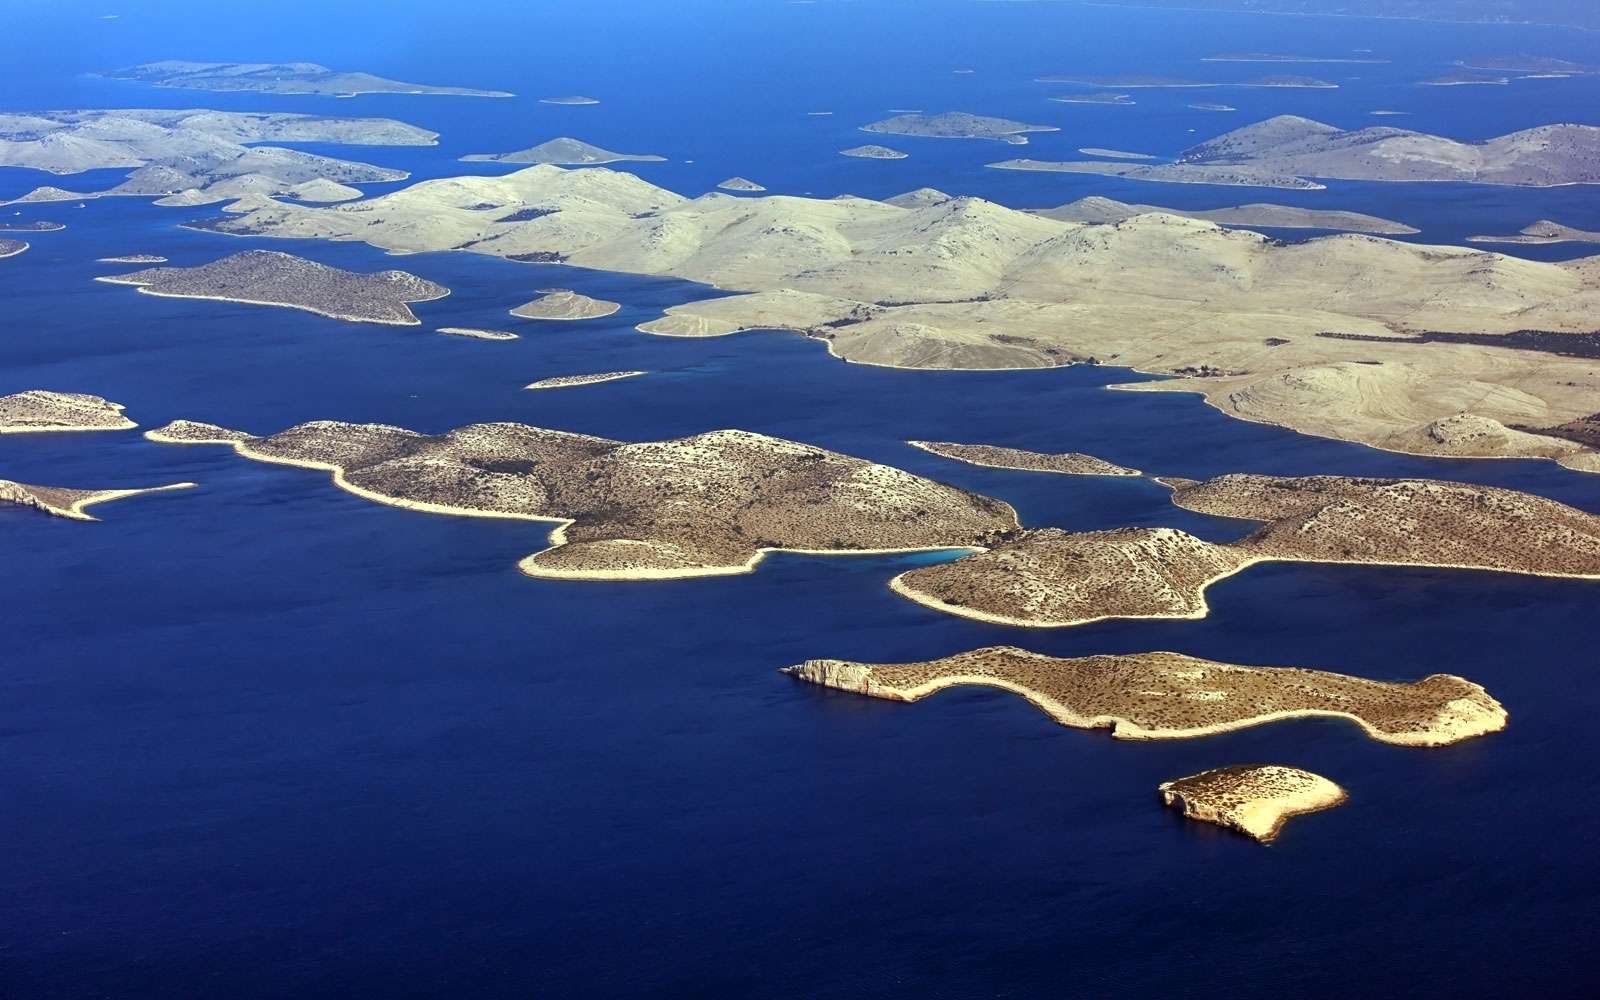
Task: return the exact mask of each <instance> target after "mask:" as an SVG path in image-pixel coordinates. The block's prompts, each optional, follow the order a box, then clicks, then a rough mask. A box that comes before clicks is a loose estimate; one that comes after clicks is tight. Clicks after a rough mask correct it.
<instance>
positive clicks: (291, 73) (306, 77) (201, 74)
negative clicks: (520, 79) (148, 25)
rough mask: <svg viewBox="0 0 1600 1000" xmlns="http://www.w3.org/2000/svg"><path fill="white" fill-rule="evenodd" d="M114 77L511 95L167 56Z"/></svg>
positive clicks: (339, 93)
mask: <svg viewBox="0 0 1600 1000" xmlns="http://www.w3.org/2000/svg"><path fill="white" fill-rule="evenodd" d="M106 76H107V77H109V78H110V79H113V80H133V81H136V82H139V83H148V84H151V85H152V86H156V87H176V88H181V89H183V90H210V91H215V92H219V93H236V92H239V91H246V92H253V93H260V94H316V95H322V96H325V97H355V96H357V95H358V94H429V95H440V96H451V97H512V96H514V95H513V94H511V93H509V92H507V91H504V90H476V89H473V88H471V87H433V86H429V85H427V84H422V83H402V82H401V81H399V80H388V79H385V78H384V77H381V76H374V75H372V74H371V73H351V72H343V71H340V70H332V69H329V68H328V67H326V66H318V65H317V64H316V63H308V62H298V63H210V62H189V61H187V60H183V59H166V60H162V61H160V62H151V63H141V64H140V65H138V66H129V67H127V68H125V69H119V70H114V71H112V72H110V73H107V74H106Z"/></svg>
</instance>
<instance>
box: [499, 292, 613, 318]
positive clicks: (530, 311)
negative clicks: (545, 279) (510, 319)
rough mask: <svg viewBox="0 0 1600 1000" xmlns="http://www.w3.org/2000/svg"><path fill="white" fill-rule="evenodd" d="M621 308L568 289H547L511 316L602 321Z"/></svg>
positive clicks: (513, 311)
mask: <svg viewBox="0 0 1600 1000" xmlns="http://www.w3.org/2000/svg"><path fill="white" fill-rule="evenodd" d="M621 308H622V306H621V305H620V304H619V303H616V302H607V301H606V300H605V299H593V298H590V297H589V296H587V295H583V294H580V293H578V292H574V291H572V290H570V289H567V288H546V289H544V290H543V292H542V293H541V294H540V296H539V298H536V299H534V300H533V301H532V302H524V303H523V304H522V305H520V306H517V307H516V308H515V309H513V310H511V315H513V316H516V317H518V318H519V319H551V320H558V321H568V322H570V321H574V320H581V319H602V318H604V317H606V316H610V315H611V314H612V313H614V312H616V311H617V310H619V309H621Z"/></svg>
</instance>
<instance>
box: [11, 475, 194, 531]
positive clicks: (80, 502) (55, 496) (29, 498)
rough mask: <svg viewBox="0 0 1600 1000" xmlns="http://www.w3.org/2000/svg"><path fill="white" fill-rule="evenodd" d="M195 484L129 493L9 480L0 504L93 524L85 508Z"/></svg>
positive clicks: (149, 488)
mask: <svg viewBox="0 0 1600 1000" xmlns="http://www.w3.org/2000/svg"><path fill="white" fill-rule="evenodd" d="M194 485H195V484H194V483H172V484H170V485H167V486H150V487H146V488H144V489H131V490H127V489H124V490H74V489H67V488H65V487H61V486H32V485H29V484H28V483H18V482H14V481H12V480H10V479H0V504H13V505H15V506H19V507H31V508H33V509H34V510H37V511H40V512H42V513H45V514H49V515H51V516H53V517H64V518H66V519H68V520H71V521H93V520H97V519H96V518H95V517H93V516H92V515H90V514H89V513H87V512H86V510H85V508H87V507H92V506H94V505H95V504H100V503H108V502H110V501H112V500H122V499H125V498H127V497H136V496H141V495H143V494H145V493H163V492H166V491H167V490H187V489H192V488H193V487H194Z"/></svg>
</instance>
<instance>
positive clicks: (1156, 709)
mask: <svg viewBox="0 0 1600 1000" xmlns="http://www.w3.org/2000/svg"><path fill="white" fill-rule="evenodd" d="M783 672H784V673H786V674H788V675H790V676H791V677H794V678H796V679H798V680H802V681H806V682H808V683H811V684H819V685H822V686H823V687H830V688H836V689H838V690H841V691H851V692H854V693H856V694H863V695H867V696H869V697H873V698H884V699H888V700H890V701H908V702H914V701H920V700H921V699H923V698H926V697H928V696H929V695H931V694H935V693H937V692H939V691H943V690H945V689H946V688H951V687H957V686H962V685H977V686H980V687H995V688H1000V689H1002V690H1006V691H1010V692H1012V693H1014V694H1018V695H1021V696H1022V697H1023V698H1026V699H1027V700H1028V701H1029V702H1030V703H1032V704H1033V705H1034V706H1036V707H1037V708H1039V709H1040V710H1041V711H1043V712H1044V713H1045V714H1046V715H1048V716H1050V717H1051V718H1052V719H1054V720H1055V721H1057V722H1059V723H1060V724H1062V725H1063V726H1069V727H1072V728H1075V729H1109V730H1110V731H1111V735H1112V736H1114V737H1116V738H1118V739H1127V740H1158V739H1189V738H1193V737H1199V736H1210V735H1214V734H1217V733H1225V732H1231V731H1233V730H1237V729H1244V728H1248V727H1250V726H1257V725H1261V724H1263V723H1267V722H1275V721H1279V720H1282V719H1292V718H1300V717H1306V716H1326V717H1333V718H1341V719H1348V720H1350V721H1352V722H1354V723H1356V725H1358V726H1360V727H1361V729H1362V730H1363V731H1364V732H1365V733H1366V734H1367V735H1368V736H1370V737H1372V738H1373V739H1375V740H1378V741H1379V742H1383V743H1392V744H1396V745H1400V746H1413V747H1431V746H1444V745H1447V744H1450V743H1457V742H1460V741H1462V740H1466V739H1471V738H1473V737H1476V736H1482V735H1485V734H1487V733H1493V732H1498V731H1500V730H1501V729H1504V728H1505V725H1506V711H1505V708H1504V707H1503V706H1501V704H1500V703H1499V702H1498V701H1496V700H1495V699H1494V698H1492V697H1490V696H1489V694H1488V693H1487V692H1486V691H1484V689H1483V688H1482V687H1480V686H1479V685H1477V684H1474V683H1472V682H1471V681H1468V680H1465V679H1463V678H1460V677H1456V676H1454V675H1452V674H1432V675H1430V676H1428V677H1424V678H1423V679H1421V680H1417V681H1410V682H1390V681H1373V680H1367V679H1365V678H1361V677H1350V676H1347V675H1345V674H1337V673H1330V672H1327V671H1322V670H1307V669H1303V668H1299V667H1248V666H1239V665H1237V664H1230V663H1217V662H1214V661H1211V660H1203V659H1199V658H1197V657H1193V656H1186V655H1184V654H1182V653H1170V652H1152V653H1131V654H1122V655H1106V656H1086V657H1080V658H1075V659H1059V658H1056V657H1052V656H1045V655H1043V654H1040V653H1032V652H1029V651H1027V650H1024V649H1017V648H1015V647H1011V646H991V647H987V648H984V649H976V650H972V651H971V652H967V653H957V654H956V655H954V656H946V657H944V658H942V659H937V660H926V661H922V662H917V663H892V664H881V663H857V662H852V661H849V660H807V661H806V662H805V663H802V664H799V665H798V666H793V667H786V668H784V670H783Z"/></svg>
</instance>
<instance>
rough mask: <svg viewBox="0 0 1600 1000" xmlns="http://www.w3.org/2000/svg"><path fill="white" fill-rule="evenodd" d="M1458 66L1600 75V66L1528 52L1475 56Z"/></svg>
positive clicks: (1537, 74)
mask: <svg viewBox="0 0 1600 1000" xmlns="http://www.w3.org/2000/svg"><path fill="white" fill-rule="evenodd" d="M1456 65H1458V66H1463V67H1465V68H1467V69H1477V70H1487V71H1488V72H1491V73H1526V74H1531V75H1535V76H1552V75H1560V76H1590V75H1593V74H1595V73H1600V66H1597V65H1595V64H1593V63H1581V62H1574V61H1572V60H1571V59H1557V58H1555V57H1554V56H1536V55H1529V54H1527V53H1526V52H1522V53H1517V54H1515V55H1506V56H1475V57H1473V58H1471V59H1462V60H1461V61H1460V62H1458V63H1457V64H1456Z"/></svg>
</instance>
